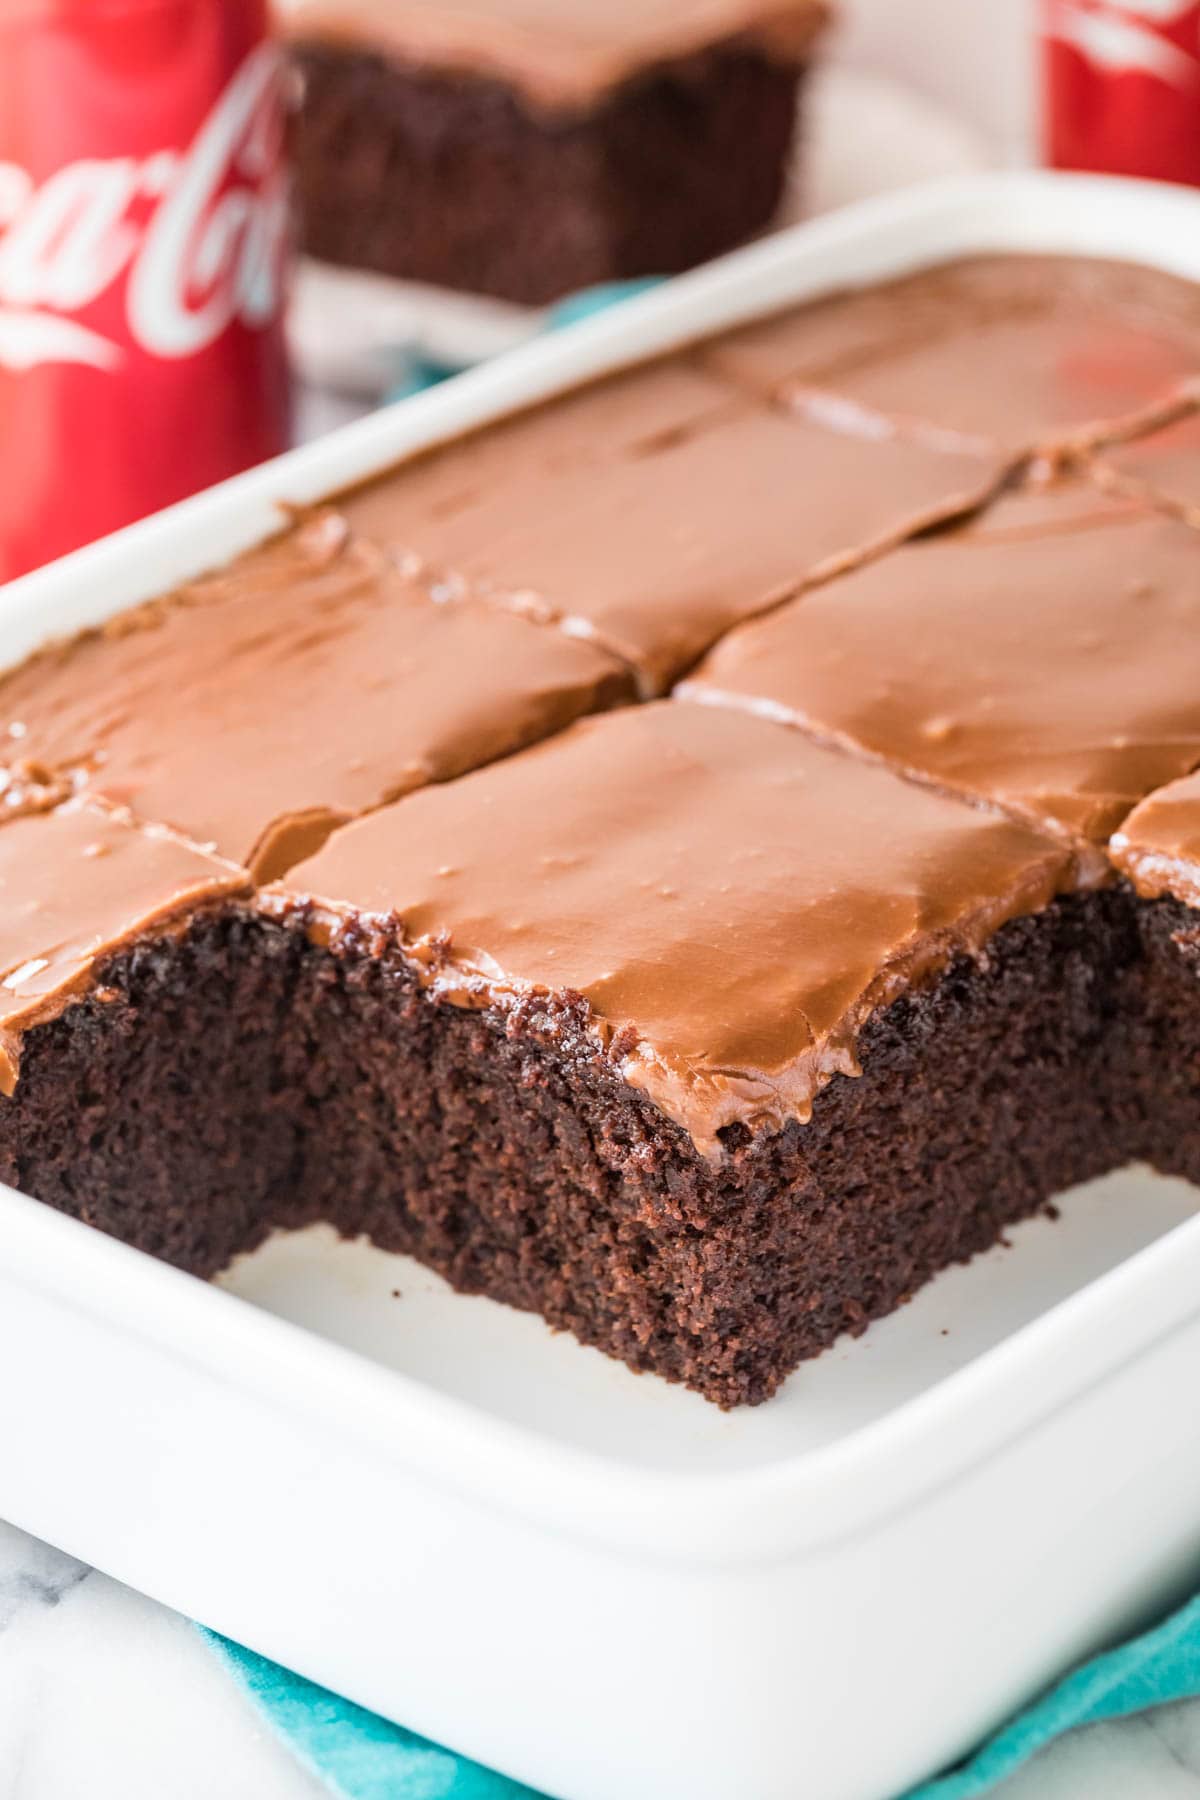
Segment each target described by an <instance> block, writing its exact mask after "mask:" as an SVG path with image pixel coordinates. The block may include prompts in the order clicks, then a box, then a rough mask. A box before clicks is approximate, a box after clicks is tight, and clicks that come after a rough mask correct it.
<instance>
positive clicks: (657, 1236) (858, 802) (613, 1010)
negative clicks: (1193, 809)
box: [261, 702, 1128, 1404]
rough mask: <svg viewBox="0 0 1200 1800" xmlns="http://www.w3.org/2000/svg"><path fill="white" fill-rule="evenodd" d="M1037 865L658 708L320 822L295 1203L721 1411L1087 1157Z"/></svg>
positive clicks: (1059, 969) (1068, 970)
mask: <svg viewBox="0 0 1200 1800" xmlns="http://www.w3.org/2000/svg"><path fill="white" fill-rule="evenodd" d="M1074 881H1075V870H1074V865H1073V859H1072V857H1071V855H1070V853H1069V851H1068V850H1067V849H1066V847H1065V846H1063V845H1062V844H1061V843H1058V842H1056V841H1055V840H1053V839H1048V838H1044V837H1038V836H1037V835H1036V834H1034V833H1032V832H1029V831H1027V830H1025V829H1024V828H1023V827H1020V826H1018V825H1015V824H1012V823H1011V822H1009V821H1008V820H1006V819H1004V818H1003V817H1001V816H1000V815H998V814H992V813H987V812H984V811H981V810H978V809H975V808H972V807H969V806H966V805H963V804H961V803H960V802H956V801H953V800H949V799H945V798H942V797H941V796H939V795H937V794H935V793H933V792H931V791H930V790H928V789H924V788H920V787H917V786H914V785H913V784H911V783H908V782H905V781H903V780H901V779H899V778H898V777H896V776H894V775H893V774H891V773H890V772H889V771H887V770H884V769H881V768H878V767H875V766H872V765H870V764H867V763H864V762H861V761H858V760H856V759H853V758H851V757H847V756H844V755H842V754H840V753H839V752H836V751H833V750H826V749H823V748H820V747H818V746H814V745H812V744H810V743H808V742H807V741H806V740H805V739H804V738H802V737H801V736H800V735H799V734H797V733H794V732H790V731H787V730H784V729H781V728H780V727H778V726H775V725H772V724H769V723H766V722H764V721H761V720H757V719H753V718H750V717H746V716H741V715H736V714H732V713H729V714H716V713H710V712H707V711H706V710H705V709H703V708H700V707H693V706H685V705H679V704H675V703H673V702H660V703H659V704H657V705H651V706H647V707H643V708H637V709H632V710H629V711H626V712H622V713H619V714H613V715H611V716H610V717H608V718H607V719H598V720H595V721H589V722H587V723H585V724H582V725H579V726H576V727H574V728H572V729H571V730H569V731H568V732H566V733H565V734H563V735H562V736H560V737H559V738H557V739H555V740H553V741H552V742H551V743H549V744H546V745H544V746H542V747H540V748H538V749H535V750H532V751H530V752H527V753H525V754H523V755H521V756H518V757H514V758H512V759H509V760H508V761H506V762H504V763H500V764H496V765H494V767H493V768H492V769H490V770H487V771H483V772H481V773H479V774H476V775H472V776H469V777H466V778H465V779H464V780H462V781H460V782H456V783H452V784H450V785H448V786H446V787H443V788H439V789H437V790H433V789H430V790H428V791H427V793H425V794H422V795H416V796H413V797H412V798H411V799H410V800H407V801H404V802H402V803H401V804H400V805H398V806H395V807H391V808H388V809H386V810H385V811H382V812H378V813H376V814H374V815H372V816H371V817H370V818H368V819H364V820H361V821H359V822H358V823H356V824H354V825H351V826H348V827H347V828H346V829H345V830H343V831H341V832H339V833H338V834H337V835H336V836H335V837H334V838H333V839H331V840H330V842H329V843H328V844H327V845H326V847H325V849H324V850H323V851H322V852H321V853H320V855H319V856H317V857H316V858H315V859H314V860H313V861H312V862H310V863H307V864H304V865H303V866H302V867H300V868H298V869H296V870H294V871H293V872H292V874H291V876H290V877H289V878H288V880H287V881H286V882H285V883H283V884H281V885H280V886H278V887H277V888H275V889H272V890H268V892H267V893H265V894H264V895H263V897H262V901H261V904H262V906H263V908H264V910H265V912H266V913H267V914H268V916H270V917H272V918H274V919H276V920H278V922H279V929H280V930H281V932H282V933H284V935H285V936H286V937H289V938H291V939H292V940H293V941H294V940H295V939H296V938H299V939H300V940H301V941H302V942H303V944H304V945H305V946H306V949H305V951H304V953H303V954H304V961H303V972H302V976H301V980H300V983H299V985H298V988H297V990H296V999H295V1014H294V1024H295V1028H296V1033H297V1035H296V1038H295V1041H294V1042H293V1043H292V1045H291V1052H290V1053H291V1056H292V1059H293V1060H292V1062H291V1064H290V1066H289V1070H288V1079H289V1080H290V1081H293V1082H295V1084H296V1085H297V1087H303V1088H304V1089H305V1090H306V1092H308V1093H309V1094H310V1095H311V1096H313V1099H311V1100H309V1101H308V1102H307V1104H309V1105H312V1104H314V1103H315V1104H316V1105H318V1106H319V1108H320V1112H319V1118H320V1126H319V1130H315V1131H314V1133H313V1136H312V1138H311V1140H310V1142H309V1144H308V1148H307V1151H306V1154H305V1158H304V1163H303V1178H302V1181H303V1188H304V1193H305V1205H306V1207H307V1209H308V1212H307V1216H312V1217H321V1218H325V1217H331V1218H333V1219H334V1220H335V1221H336V1222H337V1223H338V1224H339V1225H340V1226H341V1228H342V1229H343V1230H350V1231H366V1232H368V1233H369V1234H370V1235H371V1237H372V1238H373V1239H375V1241H377V1242H379V1243H382V1244H384V1245H386V1246H389V1247H392V1248H395V1249H400V1250H406V1251H409V1252H412V1253H414V1254H416V1255H418V1256H420V1257H421V1258H422V1259H424V1260H425V1261H428V1262H430V1263H432V1264H433V1265H434V1266H435V1267H436V1268H438V1269H439V1270H441V1271H442V1273H444V1274H445V1275H447V1276H448V1277H449V1279H450V1280H452V1281H453V1282H454V1283H455V1284H456V1285H457V1286H459V1287H461V1288H464V1289H468V1290H472V1291H481V1292H485V1293H489V1294H492V1295H496V1296H498V1297H500V1298H502V1299H505V1300H508V1301H510V1302H512V1303H514V1304H516V1305H520V1306H526V1307H530V1308H533V1309H535V1310H537V1311H539V1312H541V1313H542V1314H543V1315H544V1316H545V1317H547V1318H549V1319H550V1320H551V1321H552V1322H553V1323H554V1324H557V1325H560V1326H565V1327H567V1328H569V1329H570V1330H572V1331H574V1332H575V1333H576V1334H577V1335H578V1336H579V1337H581V1338H583V1339H584V1341H586V1342H589V1343H596V1344H599V1345H600V1346H601V1347H602V1348H604V1349H606V1350H608V1351H609V1352H610V1353H612V1354H615V1355H619V1356H621V1357H623V1358H624V1359H625V1360H626V1361H627V1362H629V1363H631V1364H632V1365H633V1366H634V1367H636V1368H644V1369H653V1370H656V1371H657V1372H659V1373H660V1374H664V1375H667V1376H669V1377H671V1378H673V1379H679V1380H683V1381H687V1382H689V1383H690V1384H691V1385H693V1386H695V1387H697V1388H699V1389H700V1391H701V1392H703V1393H705V1394H707V1395H709V1396H710V1397H711V1398H713V1399H716V1400H719V1401H720V1402H722V1403H723V1404H732V1403H735V1402H739V1401H745V1400H759V1399H762V1398H763V1397H765V1396H766V1395H767V1394H769V1393H770V1392H771V1391H772V1390H773V1388H774V1387H775V1386H776V1385H777V1384H778V1382H779V1381H780V1380H781V1379H782V1377H783V1376H784V1374H785V1373H786V1372H787V1371H788V1370H789V1369H790V1368H791V1367H793V1366H794V1365H795V1363H796V1362H797V1361H798V1360H799V1359H800V1358H801V1357H804V1356H807V1355H811V1354H812V1353H814V1352H815V1351H817V1350H819V1349H821V1348H822V1347H823V1346H824V1345H825V1344H827V1343H829V1342H831V1341H832V1340H833V1338H835V1337H836V1336H837V1335H838V1334H839V1333H840V1332H842V1331H844V1330H847V1329H849V1330H853V1331H857V1330H859V1329H861V1328H862V1327H863V1326H864V1325H865V1323H866V1322H867V1320H868V1319H869V1318H872V1317H875V1316H877V1315H878V1314H880V1313H882V1312H885V1311H887V1310H889V1309H890V1308H891V1307H893V1306H894V1305H896V1304H897V1303H898V1302H899V1301H900V1300H901V1299H903V1298H904V1296H905V1295H907V1294H909V1293H911V1292H912V1291H913V1289H914V1288H915V1287H916V1286H918V1285H919V1284H920V1282H922V1281H923V1280H925V1279H926V1278H927V1277H928V1276H929V1275H930V1274H931V1273H932V1272H933V1271H934V1270H935V1269H937V1268H939V1267H941V1266H942V1265H943V1264H944V1263H946V1262H949V1261H952V1260H954V1259H955V1258H957V1257H962V1256H967V1255H969V1254H970V1253H971V1252H972V1251H974V1250H977V1249H979V1248H981V1247H983V1246H984V1245H986V1244H989V1243H991V1242H992V1241H993V1240H994V1239H995V1237H996V1236H997V1234H998V1233H999V1232H1000V1230H1001V1229H1002V1227H1003V1225H1004V1224H1005V1223H1006V1222H1008V1221H1010V1220H1012V1219H1015V1218H1017V1217H1020V1216H1022V1215H1023V1214H1025V1213H1027V1212H1030V1211H1032V1210H1034V1209H1036V1208H1037V1207H1039V1206H1040V1205H1041V1204H1042V1203H1043V1202H1045V1201H1046V1200H1048V1199H1049V1197H1050V1195H1051V1193H1052V1192H1053V1191H1054V1190H1055V1188H1056V1187H1057V1186H1060V1185H1062V1184H1063V1183H1066V1182H1070V1181H1074V1180H1076V1179H1079V1178H1081V1177H1083V1176H1085V1175H1088V1174H1091V1173H1094V1172H1095V1171H1096V1170H1097V1169H1099V1168H1101V1167H1104V1166H1107V1164H1108V1163H1109V1162H1111V1161H1112V1160H1114V1159H1116V1160H1119V1159H1120V1151H1119V1149H1115V1148H1114V1144H1113V1139H1112V1134H1111V1133H1110V1132H1108V1131H1107V1130H1106V1126H1105V1119H1106V1107H1107V1104H1108V1095H1109V1092H1110V1087H1109V1072H1108V1066H1107V1047H1106V1041H1105V1039H1104V1036H1103V1033H1102V1030H1101V1023H1102V1013H1103V995H1104V993H1105V991H1106V982H1105V980H1104V979H1103V978H1102V977H1097V975H1096V971H1097V970H1100V971H1104V970H1106V969H1107V968H1108V967H1109V966H1110V965H1111V966H1113V967H1115V966H1116V965H1118V964H1119V963H1120V962H1121V960H1122V958H1123V957H1124V956H1125V955H1126V954H1127V947H1128V946H1127V941H1126V938H1127V934H1126V933H1125V931H1124V928H1123V923H1122V921H1121V920H1120V919H1117V918H1114V917H1112V916H1110V910H1109V904H1108V896H1106V895H1104V894H1075V895H1070V894H1068V895H1067V897H1064V898H1059V899H1056V898H1055V896H1056V895H1058V894H1059V893H1060V892H1061V891H1062V890H1064V889H1070V888H1072V886H1073V885H1074Z"/></svg>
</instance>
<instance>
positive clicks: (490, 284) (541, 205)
mask: <svg viewBox="0 0 1200 1800" xmlns="http://www.w3.org/2000/svg"><path fill="white" fill-rule="evenodd" d="M278 10H279V12H280V15H281V18H282V22H283V24H284V27H285V30H286V31H287V33H288V35H289V37H290V40H291V45H292V54H293V59H294V62H295V65H296V68H297V70H298V73H299V76H300V81H301V87H302V94H301V99H300V104H299V109H298V116H297V120H296V134H295V152H296V168H297V177H298V185H299V194H300V202H301V212H302V220H303V236H304V244H305V247H306V248H307V249H308V250H309V251H310V253H311V254H313V255H314V256H318V257H322V258H325V259H327V260H328V261H330V262H335V263H343V264H350V265H353V266H355V267H360V268H366V269H375V270H379V271H381V272H383V273H385V274H388V275H396V276H402V277H404V278H405V279H408V280H413V281H421V282H432V283H436V284H438V285H440V286H445V287H455V288H465V289H469V290H472V291H474V292H477V293H482V294H492V295H498V296H500V297H502V298H504V299H508V300H516V301H523V302H526V303H532V304H540V303H542V302H544V301H547V300H552V299H554V298H556V297H557V296H559V295H561V294H565V293H568V292H570V291H572V290H574V289H576V288H582V287H587V286H590V285H592V284H593V283H596V282H602V281H609V280H612V279H615V278H620V277H624V276H631V275H647V274H664V275H665V274H673V273H674V272H675V271H677V270H679V269H684V268H688V267H690V266H691V265H692V264H694V263H699V262H703V261H704V260H705V259H706V258H708V257H710V256H715V255H716V254H717V253H718V252H720V251H722V250H726V249H728V248H729V247H730V246H731V245H733V244H736V243H737V242H738V241H739V240H741V239H742V238H745V237H748V236H749V235H750V234H751V233H752V232H754V231H757V230H759V229H760V228H761V227H763V226H765V225H766V224H767V223H768V222H769V221H770V219H771V217H772V215H773V214H774V212H775V210H776V207H777V206H778V203H779V200H780V197H781V195H782V193H783V187H784V180H785V175H786V170H787V162H788V155H789V150H790V146H791V142H792V131H793V124H794V119H795V113H796V95H797V82H798V79H799V76H800V74H801V73H802V71H803V69H804V68H805V66H806V65H807V62H808V60H809V58H810V56H811V54H812V50H813V46H814V43H815V40H816V38H817V37H818V35H819V33H820V30H821V27H822V26H823V24H824V22H825V17H826V10H827V9H826V6H825V3H824V0H689V3H688V4H685V5H680V4H679V3H678V0H607V3H606V0H573V3H572V4H570V5H567V4H562V3H561V0H453V3H452V4H451V3H447V0H282V3H281V4H280V5H279V8H278Z"/></svg>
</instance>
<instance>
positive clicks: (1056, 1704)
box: [205, 1597, 1200, 1800]
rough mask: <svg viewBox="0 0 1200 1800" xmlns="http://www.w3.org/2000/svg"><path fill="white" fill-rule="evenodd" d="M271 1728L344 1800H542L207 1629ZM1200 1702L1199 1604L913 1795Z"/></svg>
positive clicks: (981, 1780) (941, 1799)
mask: <svg viewBox="0 0 1200 1800" xmlns="http://www.w3.org/2000/svg"><path fill="white" fill-rule="evenodd" d="M205 1636H206V1638H207V1639H208V1641H209V1643H210V1644H211V1645H212V1646H213V1648H214V1650H215V1651H216V1653H217V1655H218V1656H219V1657H220V1658H221V1659H222V1660H223V1662H224V1663H225V1665H226V1667H227V1668H228V1669H229V1670H230V1671H231V1672H232V1674H233V1675H234V1676H235V1677H236V1679H237V1680H238V1681H239V1682H240V1683H241V1684H242V1685H243V1686H244V1688H245V1690H246V1692H247V1693H248V1694H249V1696H250V1698H251V1699H252V1700H253V1701H254V1703H255V1705H256V1706H257V1707H258V1708H259V1710H260V1711H261V1712H262V1714H263V1715H264V1717H265V1718H266V1720H267V1722H268V1723H269V1724H270V1726H271V1727H272V1728H273V1730H274V1731H275V1733H276V1734H277V1735H278V1736H279V1737H280V1738H281V1739H282V1740H283V1742H284V1743H285V1744H286V1745H287V1746H288V1747H289V1749H291V1750H292V1751H293V1753H294V1754H295V1756H296V1757H297V1759H298V1760H299V1761H300V1762H301V1763H302V1764H303V1765H304V1767H305V1768H306V1769H308V1770H309V1772H310V1773H311V1774H313V1775H315V1776H317V1777H318V1778H319V1779H320V1780H322V1781H323V1782H324V1783H325V1785H326V1787H327V1788H328V1789H329V1791H330V1793H331V1794H332V1795H334V1796H336V1800H539V1797H538V1796H537V1795H535V1794H534V1791H533V1789H532V1788H527V1787H523V1786H522V1785H521V1783H520V1782H517V1781H509V1780H508V1779H507V1778H506V1777H505V1776H503V1775H496V1774H494V1773H493V1772H492V1771H491V1770H490V1769H484V1768H481V1767H480V1765H479V1764H478V1763H473V1762H468V1761H467V1760H466V1758H465V1757H461V1756H456V1755H455V1754H454V1752H453V1751H451V1750H443V1749H441V1748H440V1747H439V1746H438V1745H437V1744H431V1743H430V1742H429V1740H428V1739H427V1738H422V1737H417V1735H416V1734H415V1733H414V1732H411V1731H405V1730H404V1729H403V1727H402V1726H399V1725H389V1724H388V1723H387V1721H386V1720H385V1719H380V1718H376V1716H375V1715H374V1713H369V1712H365V1711H364V1710H363V1708H362V1707H361V1706H355V1705H353V1704H352V1703H351V1702H350V1701H349V1700H339V1699H338V1698H337V1696H336V1695H335V1694H331V1693H329V1692H328V1691H327V1690H326V1689H325V1688H321V1687H316V1686H314V1684H313V1683H312V1682H311V1681H304V1680H303V1679H302V1678H301V1677H300V1676H299V1675H292V1674H290V1673H289V1671H288V1670H287V1669H281V1668H280V1667H279V1666H278V1665H277V1664H276V1663H272V1662H268V1661H267V1660H266V1658H265V1657H261V1656H256V1655H255V1654H254V1653H253V1651H250V1650H243V1649H242V1648H241V1647H240V1645H237V1644H233V1643H230V1642H229V1640H228V1639H227V1638H221V1637H216V1636H214V1635H213V1634H212V1633H211V1632H206V1633H205ZM1195 1695H1200V1597H1197V1598H1196V1599H1195V1600H1192V1601H1191V1602H1189V1604H1188V1605H1187V1606H1185V1607H1184V1608H1183V1609H1182V1611H1180V1612H1177V1613H1175V1614H1174V1615H1173V1616H1172V1617H1171V1618H1169V1619H1168V1620H1167V1621H1166V1622H1165V1624H1162V1625H1158V1626H1156V1627H1155V1628H1154V1630H1152V1631H1148V1632H1146V1633H1145V1635H1144V1636H1142V1637H1138V1638H1134V1639H1133V1640H1132V1641H1131V1642H1130V1643H1128V1644H1123V1645H1121V1647H1120V1648H1119V1649H1116V1650H1109V1651H1106V1652H1105V1654H1104V1655H1103V1656H1097V1657H1096V1658H1095V1659H1094V1660H1093V1661H1092V1662H1089V1663H1085V1664H1084V1665H1083V1666H1082V1668H1079V1669H1076V1670H1075V1671H1074V1672H1073V1673H1072V1674H1070V1675H1068V1676H1067V1677H1066V1679H1065V1680H1063V1681H1061V1682H1059V1684H1058V1686H1057V1687H1054V1688H1051V1690H1050V1692H1049V1693H1048V1694H1046V1695H1045V1696H1044V1697H1043V1698H1042V1699H1041V1700H1038V1701H1037V1702H1036V1703H1035V1704H1034V1705H1033V1706H1031V1707H1030V1708H1029V1710H1028V1711H1027V1712H1024V1713H1022V1714H1021V1715H1020V1717H1019V1718H1017V1719H1014V1720H1013V1721H1012V1723H1011V1724H1009V1725H1006V1726H1005V1727H1004V1728H1003V1730H1002V1731H999V1732H998V1733H997V1734H996V1736H995V1737H994V1738H991V1739H990V1740H989V1741H988V1742H987V1743H986V1744H985V1745H984V1746H983V1748H982V1749H981V1750H978V1751H977V1752H976V1753H975V1755H974V1756H972V1757H971V1758H970V1759H969V1760H968V1761H967V1762H965V1763H962V1764H960V1765H959V1767H958V1768H956V1769H952V1770H950V1771H949V1772H948V1773H946V1774H944V1775H940V1776H938V1777H937V1779H936V1780H934V1781H929V1782H926V1783H925V1784H924V1785H923V1786H921V1787H919V1788H914V1789H913V1790H912V1791H911V1793H910V1794H908V1795H907V1796H906V1797H905V1800H975V1796H976V1795H979V1794H986V1793H988V1792H989V1790H990V1789H992V1788H994V1787H995V1786H996V1785H997V1784H998V1783H999V1782H1001V1781H1004V1780H1005V1779H1006V1778H1007V1777H1008V1776H1010V1775H1015V1774H1016V1772H1017V1770H1018V1769H1019V1768H1021V1767H1022V1765H1023V1764H1025V1763H1027V1762H1028V1761H1029V1759H1030V1757H1031V1756H1033V1755H1035V1754H1036V1752H1037V1751H1039V1750H1041V1749H1042V1748H1043V1747H1044V1746H1045V1745H1046V1744H1048V1743H1050V1742H1052V1741H1053V1739H1055V1738H1058V1737H1061V1736H1062V1735H1063V1733H1064V1732H1066V1731H1071V1730H1073V1729H1074V1728H1075V1727H1076V1726H1077V1725H1091V1724H1094V1723H1096V1722H1097V1721H1098V1720H1100V1719H1119V1718H1125V1717H1127V1716H1128V1715H1129V1714H1130V1713H1138V1712H1144V1711H1145V1710H1146V1709H1147V1708H1148V1707H1152V1706H1162V1705H1164V1704H1165V1703H1166V1702H1167V1701H1170V1700H1186V1699H1189V1698H1191V1697H1193V1696H1195Z"/></svg>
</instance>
